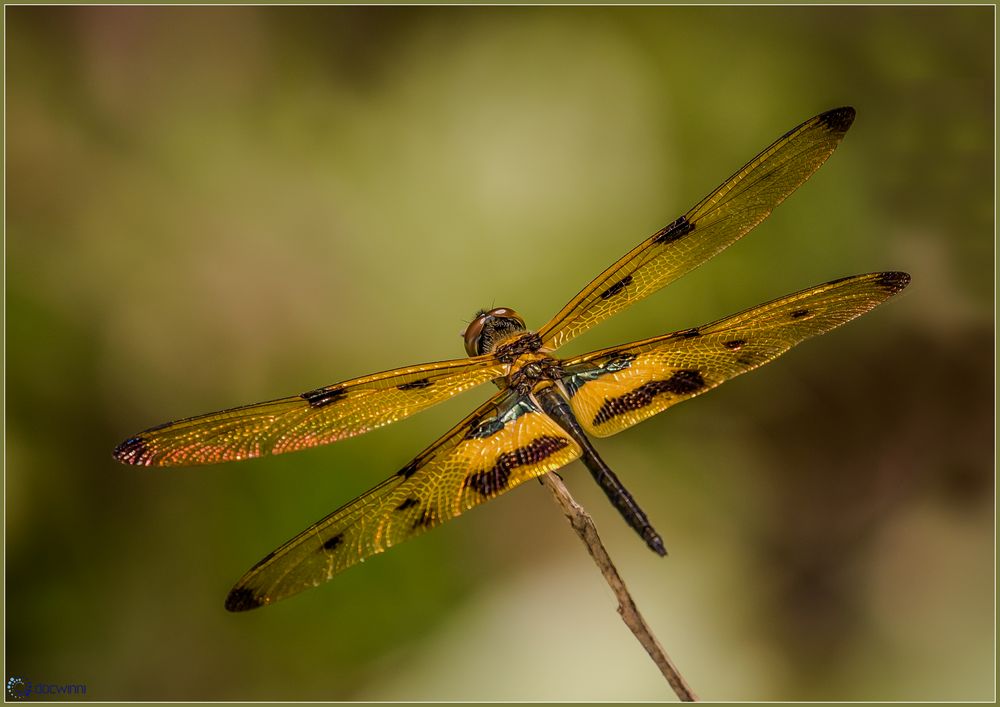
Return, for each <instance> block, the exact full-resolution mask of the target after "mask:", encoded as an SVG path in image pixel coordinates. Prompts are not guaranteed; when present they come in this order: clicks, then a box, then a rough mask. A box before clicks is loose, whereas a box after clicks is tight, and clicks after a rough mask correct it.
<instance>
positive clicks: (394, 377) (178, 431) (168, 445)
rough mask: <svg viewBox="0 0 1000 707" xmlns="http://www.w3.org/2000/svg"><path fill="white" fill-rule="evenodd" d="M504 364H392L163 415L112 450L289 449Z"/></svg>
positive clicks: (233, 452) (225, 456) (229, 457)
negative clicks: (223, 405)
mask: <svg viewBox="0 0 1000 707" xmlns="http://www.w3.org/2000/svg"><path fill="white" fill-rule="evenodd" d="M505 372H506V366H504V365H503V364H500V363H498V362H497V360H496V359H495V358H493V357H491V356H480V357H477V358H465V359H457V360H454V361H444V362H440V363H430V364H424V365H420V366H410V367H408V368H399V369H396V370H394V371H386V372H384V373H376V374H374V375H370V376H364V377H363V378H355V379H353V380H349V381H345V382H343V383H338V384H336V385H331V386H327V387H325V388H318V389H316V390H311V391H308V392H305V393H302V394H300V395H295V396H292V397H288V398H281V399H280V400H271V401H269V402H265V403H257V404H255V405H246V406H244V407H238V408H233V409H231V410H222V411H221V412H213V413H209V414H207V415H199V416H198V417H190V418H187V419H185V420H178V421H176V422H168V423H167V424H165V425H159V426H158V427H152V428H150V429H148V430H146V431H145V432H140V433H139V434H137V435H135V436H133V437H129V438H128V439H127V440H125V441H124V442H122V443H121V444H120V445H118V447H117V449H115V451H114V456H115V459H117V460H118V461H120V462H123V463H126V464H138V465H142V466H188V465H194V464H215V463H217V462H224V461H235V460H239V459H250V458H253V457H259V456H262V455H265V454H282V453H284V452H294V451H297V450H299V449H305V448H307V447H315V446H318V445H321V444H329V443H330V442H336V441H337V440H341V439H345V438H347V437H354V436H355V435H359V434H363V433H365V432H368V431H370V430H373V429H375V428H377V427H381V426H383V425H387V424H389V423H391V422H396V421H397V420H401V419H403V418H404V417H408V416H410V415H412V414H414V413H416V412H419V411H421V410H424V409H426V408H428V407H430V406H431V405H434V404H436V403H439V402H441V401H443V400H446V399H448V398H450V397H452V396H453V395H456V394H458V393H461V392H462V391H464V390H467V389H469V388H471V387H473V386H476V385H479V384H480V383H485V382H486V381H489V380H492V379H493V378H496V377H498V376H500V375H503V374H504V373H505Z"/></svg>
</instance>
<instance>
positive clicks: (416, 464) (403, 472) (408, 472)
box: [396, 457, 423, 479]
mask: <svg viewBox="0 0 1000 707" xmlns="http://www.w3.org/2000/svg"><path fill="white" fill-rule="evenodd" d="M422 465H423V461H422V460H421V459H420V457H417V458H416V459H414V460H413V461H411V462H410V463H409V464H407V465H406V466H404V467H403V468H402V469H400V470H399V471H397V472H396V476H402V477H403V478H404V479H408V478H410V477H411V476H413V475H414V474H415V473H416V471H417V469H419V468H420V467H421V466H422Z"/></svg>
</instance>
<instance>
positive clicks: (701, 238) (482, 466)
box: [114, 108, 910, 611]
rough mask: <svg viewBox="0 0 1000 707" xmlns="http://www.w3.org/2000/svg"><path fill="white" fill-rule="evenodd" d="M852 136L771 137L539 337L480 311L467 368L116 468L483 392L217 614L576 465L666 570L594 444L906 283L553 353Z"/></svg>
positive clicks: (447, 368)
mask: <svg viewBox="0 0 1000 707" xmlns="http://www.w3.org/2000/svg"><path fill="white" fill-rule="evenodd" d="M853 120H854V109H853V108H837V109H834V110H830V111H827V112H825V113H821V114H820V115H818V116H816V117H814V118H811V119H809V120H807V121H806V122H804V123H802V124H801V125H799V126H798V127H796V128H794V129H792V130H790V131H788V132H787V133H785V134H784V135H782V136H781V137H780V138H778V140H777V141H775V142H774V143H773V144H771V145H770V146H769V147H767V148H766V149H765V150H764V151H763V152H761V153H760V154H758V155H757V156H756V157H754V158H753V159H752V160H751V161H750V162H748V163H747V164H746V165H745V166H744V167H742V168H741V169H739V170H738V171H737V172H736V173H735V174H733V175H732V176H731V177H730V178H729V179H727V180H726V181H725V182H723V184H722V185H720V186H719V187H718V188H717V189H715V190H714V191H713V192H712V193H710V194H709V195H708V196H706V197H705V198H704V199H702V200H701V201H700V202H699V203H698V204H696V205H695V206H694V207H693V208H692V209H690V210H689V211H687V212H686V213H685V214H683V215H682V216H680V217H678V218H676V219H674V220H673V221H671V222H670V223H669V224H668V225H667V226H665V227H664V228H662V229H660V230H659V231H657V232H656V233H654V234H652V235H651V236H650V237H649V238H647V239H646V240H644V241H643V242H642V243H640V244H639V245H637V246H636V247H635V248H633V249H632V250H631V251H630V252H628V253H627V254H626V255H625V256H623V257H622V258H621V259H619V260H618V261H617V262H615V263H614V264H612V265H611V266H610V267H609V268H607V269H606V270H605V271H604V272H602V273H601V274H600V275H598V276H597V277H596V278H595V279H594V280H593V281H591V283H590V284H589V285H587V286H586V287H585V288H584V289H583V290H581V291H580V293H579V294H577V295H576V296H575V297H574V298H573V299H571V300H570V301H569V303H568V304H567V305H566V306H565V307H563V309H562V310H561V311H560V312H559V313H557V314H556V315H555V317H553V318H552V319H551V320H550V321H549V322H548V323H547V324H545V325H544V326H542V327H541V328H540V329H538V330H537V332H532V331H529V330H528V329H527V328H526V326H525V323H524V320H523V319H522V318H521V317H520V316H519V315H518V314H517V313H516V312H514V311H513V310H511V309H509V308H504V307H502V308H497V309H492V310H490V311H488V312H487V311H481V312H479V313H478V314H477V316H476V317H475V319H473V321H472V323H470V324H469V327H468V329H467V330H466V332H465V348H466V352H467V353H468V356H469V357H468V358H462V359H455V360H451V361H443V362H438V363H428V364H420V365H415V366H408V367H405V368H398V369H395V370H391V371H386V372H383V373H376V374H374V375H370V376H363V377H361V378H355V379H353V380H348V381H343V382H341V383H336V384H334V385H329V386H325V387H323V388H317V389H315V390H309V391H306V392H304V393H300V394H298V395H293V396H290V397H287V398H280V399H278V400H272V401H269V402H264V403H257V404H254V405H247V406H244V407H239V408H232V409H230V410H223V411H221V412H216V413H210V414H208V415H200V416H198V417H192V418H187V419H184V420H178V421H176V422H171V423H167V424H164V425H159V426H157V427H153V428H150V429H148V430H145V431H144V432H140V433H139V434H136V435H133V436H132V437H129V438H128V439H126V440H125V441H124V442H122V443H121V444H120V445H118V447H117V448H116V449H115V451H114V456H115V458H116V459H117V460H118V461H120V462H123V463H126V464H136V465H141V466H183V465H195V464H214V463H217V462H223V461H234V460H239V459H247V458H251V457H259V456H262V455H267V454H281V453H284V452H292V451H296V450H299V449H305V448H308V447H315V446H318V445H321V444H328V443H330V442H335V441H338V440H341V439H346V438H348V437H353V436H355V435H359V434H363V433H365V432H369V431H371V430H374V429H376V428H378V427H381V426H383V425H387V424H390V423H392V422H395V421H397V420H400V419H403V418H404V417H407V416H409V415H412V414H414V413H416V412H419V411H421V410H424V409H426V408H428V407H430V406H431V405H434V404H436V403H439V402H441V401H443V400H446V399H448V398H450V397H452V396H454V395H457V394H458V393H461V392H463V391H465V390H468V389H469V388H472V387H474V386H477V385H480V384H482V383H487V382H490V381H492V382H494V383H495V384H496V385H497V386H498V387H499V389H500V390H499V391H498V392H497V393H495V394H494V395H493V397H492V398H490V399H489V400H487V401H486V402H485V403H483V404H482V405H480V406H479V407H478V408H477V409H476V410H475V411H473V412H472V413H471V414H470V415H469V416H468V417H466V418H465V419H464V420H462V421H461V422H459V423H458V424H457V425H456V426H455V427H454V428H452V429H451V431H449V432H448V433H446V434H445V435H444V436H443V437H441V438H440V439H439V440H437V441H436V442H435V443H434V444H432V445H431V446H429V447H428V448H427V449H425V450H424V451H423V452H421V453H420V454H418V455H417V456H416V457H415V458H414V459H413V460H411V461H410V462H409V463H407V464H406V465H405V466H403V467H402V468H401V469H400V470H399V471H397V472H396V473H395V474H393V475H392V476H390V477H389V478H388V479H386V480H385V481H383V482H382V483H380V484H378V485H377V486H375V487H374V488H373V489H371V490H370V491H368V492H367V493H365V494H363V495H361V496H360V497H358V498H356V499H354V500H353V501H350V502H349V503H347V504H345V505H344V506H343V507H342V508H340V509H338V510H337V511H334V512H333V513H331V514H330V515H328V516H327V517H326V518H323V519H322V520H320V521H318V522H317V523H315V524H313V525H312V526H310V527H309V528H307V529H306V530H304V531H303V532H302V533H300V534H299V535H298V536H296V537H295V538H293V539H292V540H290V541H288V542H287V543H285V544H284V545H282V546H281V547H279V548H278V549H277V550H275V551H274V552H272V553H270V554H269V555H267V556H266V557H265V558H264V559H263V560H261V561H260V562H258V563H257V564H256V565H255V566H254V567H252V568H251V569H250V570H249V571H248V572H247V573H246V575H244V577H243V578H242V579H241V580H240V581H239V582H238V583H237V584H236V586H235V587H234V588H233V590H232V591H231V592H230V594H229V596H228V597H227V599H226V608H228V609H229V610H231V611H243V610H246V609H252V608H255V607H258V606H262V605H265V604H269V603H271V602H274V601H277V600H279V599H282V598H284V597H287V596H291V595H292V594H296V593H298V592H300V591H302V590H304V589H307V588H309V587H313V586H316V585H318V584H320V583H322V582H325V581H326V580H328V579H330V578H331V577H333V576H334V575H335V574H337V573H338V572H341V571H343V570H344V569H346V568H348V567H350V566H352V565H354V564H357V563H358V562H360V561H362V560H364V559H365V558H367V557H369V556H371V555H373V554H376V553H379V552H383V551H384V550H386V549H387V548H389V547H392V546H393V545H396V544H398V543H400V542H403V541H404V540H407V539H409V538H411V537H414V536H415V535H418V534H420V533H422V532H424V531H426V530H427V529H429V528H433V527H435V526H437V525H440V524H441V523H443V522H445V521H447V520H449V519H451V518H454V517H455V516H457V515H459V514H461V513H462V512H464V511H466V510H468V509H469V508H472V507H474V506H476V505H479V504H481V503H483V502H485V501H487V500H489V499H491V498H494V497H495V496H497V495H499V494H501V493H504V492H506V491H508V490H510V489H512V488H514V487H515V486H517V485H518V484H521V483H523V482H524V481H527V480H529V479H533V478H537V477H538V476H540V475H542V474H545V473H547V472H550V471H554V470H556V469H558V468H560V467H563V466H565V465H566V464H569V463H570V462H572V461H574V460H576V459H580V460H581V461H582V462H583V463H584V465H585V466H586V467H587V468H588V470H589V471H590V473H591V474H592V475H593V477H594V478H595V480H596V481H597V482H598V484H599V485H600V486H601V488H602V489H603V490H604V492H605V493H606V494H607V496H608V498H609V499H610V500H611V502H612V503H613V505H614V506H615V507H616V508H617V509H618V510H619V512H620V513H621V514H622V516H623V517H624V518H625V520H626V521H627V522H628V523H629V525H631V526H632V527H633V528H634V529H635V530H636V531H637V532H638V533H639V535H640V536H641V537H642V538H643V540H644V541H645V542H646V544H647V545H649V547H650V548H651V549H653V550H654V551H655V552H657V553H658V554H661V555H662V554H664V553H665V550H664V549H663V543H662V541H661V540H660V538H659V536H658V535H657V534H656V532H655V531H654V530H653V528H652V526H651V525H650V523H649V521H648V519H647V517H646V515H645V514H644V513H643V512H642V510H641V509H640V508H639V506H638V505H637V504H636V502H635V500H634V499H633V498H632V497H631V496H630V495H629V494H628V492H627V491H626V490H625V489H624V487H623V486H622V484H621V482H620V481H619V480H618V479H617V477H616V476H615V475H614V473H613V472H612V471H611V469H610V468H609V467H608V465H607V464H606V463H605V462H604V460H603V459H601V458H600V456H599V455H598V453H597V451H596V450H595V449H594V447H593V444H592V443H591V441H590V437H606V436H608V435H612V434H615V433H617V432H620V431H622V430H624V429H626V428H628V427H631V426H632V425H635V424H637V423H638V422H641V421H643V420H645V419H647V418H648V417H651V416H652V415H655V414H656V413H659V412H662V411H663V410H666V409H667V408H669V407H671V406H672V405H674V404H676V403H679V402H681V401H684V400H687V399H688V398H691V397H694V396H696V395H700V394H701V393H704V392H706V391H708V390H711V389H712V388H714V387H716V386H718V385H720V384H721V383H723V382H725V381H726V380H729V379H730V378H733V377H735V376H738V375H740V374H742V373H745V372H747V371H750V370H753V369H754V368H756V367H758V366H761V365H763V364H765V363H768V362H769V361H771V360H773V359H775V358H776V357H778V356H780V355H781V354H783V353H784V352H786V351H788V350H789V349H790V348H791V347H793V346H795V345H796V344H798V343H800V342H802V341H804V340H805V339H807V338H810V337H812V336H816V335H818V334H822V333H825V332H827V331H830V330H831V329H834V328H836V327H838V326H840V325H842V324H844V323H846V322H848V321H850V320H851V319H854V318H855V317H857V316H859V315H861V314H864V313H865V312H867V311H869V310H870V309H872V308H873V307H875V306H877V305H878V304H880V303H882V302H883V301H885V300H886V299H888V298H889V297H891V296H892V295H894V294H896V293H897V292H899V291H900V290H902V289H903V288H904V287H906V285H907V284H908V283H909V280H910V277H909V275H907V274H906V273H902V272H874V273H869V274H865V275H855V276H852V277H844V278H839V279H837V280H832V281H830V282H827V283H825V284H822V285H818V286H815V287H811V288H809V289H806V290H803V291H801V292H797V293H795V294H791V295H787V296H785V297H781V298H779V299H776V300H774V301H772V302H768V303H766V304H763V305H760V306H757V307H753V308H751V309H748V310H746V311H743V312H740V313H738V314H734V315H732V316H729V317H725V318H723V319H720V320H718V321H715V322H712V323H709V324H705V325H702V326H697V327H691V328H688V329H683V330H681V331H677V332H673V333H670V334H665V335H662V336H657V337H653V338H651V339H645V340H643V341H635V342H631V343H627V344H622V345H620V346H614V347H611V348H607V349H602V350H599V351H593V352H591V353H588V354H584V355H581V356H575V357H572V358H568V359H558V358H555V357H554V356H553V355H552V352H554V351H555V350H556V349H558V348H559V347H560V346H562V345H563V344H564V343H566V342H567V341H569V340H570V339H572V338H573V337H575V336H577V335H579V334H580V333H582V332H584V331H586V330H587V329H588V328H590V327H591V326H593V325H594V324H597V323H598V322H600V321H602V320H604V319H606V318H608V317H610V316H612V315H613V314H616V313H617V312H619V311H621V310H622V309H624V308H626V307H628V306H629V305H630V304H632V303H634V302H636V301H638V300H640V299H642V298H643V297H646V296H647V295H650V294H652V293H653V292H655V291H657V290H658V289H660V288H661V287H663V286H664V285H666V284H668V283H669V282H671V281H673V280H674V279H676V278H678V277H680V276H681V275H683V274H684V273H686V272H688V271H689V270H691V269H693V268H694V267H696V266H698V265H700V264H701V263H703V262H704V261H705V260H707V259H708V258H711V257H712V256H714V255H716V254H717V253H719V252H720V251H722V250H723V249H725V248H727V247H728V246H730V245H731V244H733V243H734V242H735V241H737V240H738V239H739V238H741V237H742V236H743V235H745V234H746V233H748V232H749V231H750V230H751V229H753V228H754V227H755V226H757V225H758V224H759V223H760V222H761V221H763V220H764V219H765V218H766V217H767V215H768V214H769V213H770V212H771V210H772V209H773V208H774V207H775V206H777V205H778V204H779V203H781V201H783V200H784V199H785V198H786V197H787V196H788V195H789V194H791V193H792V192H793V191H795V190H796V189H797V188H798V187H799V186H800V185H801V184H802V183H803V182H805V181H806V179H808V178H809V176H810V175H811V174H812V173H813V172H815V171H816V170H817V169H818V168H819V167H820V165H822V164H823V162H825V161H826V159H827V158H828V157H829V156H830V154H831V153H832V152H833V151H834V150H835V149H836V147H837V145H838V144H839V143H840V141H841V139H842V138H843V137H844V134H845V133H846V132H847V130H848V128H849V127H850V126H851V123H852V122H853Z"/></svg>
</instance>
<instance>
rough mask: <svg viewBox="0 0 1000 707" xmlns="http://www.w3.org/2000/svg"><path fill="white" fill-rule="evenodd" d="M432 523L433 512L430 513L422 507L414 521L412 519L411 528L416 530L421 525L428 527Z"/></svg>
mask: <svg viewBox="0 0 1000 707" xmlns="http://www.w3.org/2000/svg"><path fill="white" fill-rule="evenodd" d="M434 523H435V519H434V513H432V512H431V511H430V510H429V509H424V510H422V511H420V515H419V516H417V519H416V520H415V521H413V529H414V530H416V529H417V528H420V527H421V526H423V527H427V528H429V527H431V526H432V525H434Z"/></svg>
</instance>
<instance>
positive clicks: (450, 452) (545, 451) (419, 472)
mask: <svg viewBox="0 0 1000 707" xmlns="http://www.w3.org/2000/svg"><path fill="white" fill-rule="evenodd" d="M579 456H580V448H579V446H577V444H576V443H575V442H574V441H573V440H572V439H571V438H570V437H569V436H568V435H566V433H565V432H563V430H562V428H560V427H559V426H558V425H557V424H556V423H555V422H554V421H552V420H551V419H550V418H549V417H548V416H547V415H546V414H545V413H544V412H542V410H541V409H540V408H539V407H538V406H537V405H536V404H535V403H534V402H533V401H532V399H531V398H530V397H528V396H518V395H517V394H516V393H515V392H513V391H512V390H506V391H502V392H500V393H498V394H497V395H495V396H494V397H493V398H492V399H490V400H488V401H487V402H486V403H484V404H483V405H482V406H480V407H479V408H478V409H477V410H476V411H475V412H473V413H472V414H471V415H469V417H467V418H465V419H464V420H463V421H462V422H460V423H459V424H458V425H457V426H456V427H455V428H454V429H452V430H451V431H450V432H449V433H448V434H446V435H445V436H444V437H442V438H441V439H439V440H438V441H437V442H435V443H434V444H433V445H431V446H430V447H429V448H428V449H426V450H424V452H422V453H421V454H420V455H419V456H418V457H417V458H416V459H414V460H413V461H412V462H410V463H409V464H407V465H406V466H405V467H403V468H402V469H401V470H400V471H399V472H397V473H396V474H395V475H393V476H392V477H390V478H389V479H387V480H386V481H383V482H382V483H381V484H379V485H378V486H376V487H375V488H373V489H372V490H371V491H368V492H367V493H365V494H364V495H363V496H360V497H359V498H356V499H355V500H353V501H351V502H350V503H348V504H347V505H346V506H344V507H343V508H341V509H340V510H338V511H335V512H334V513H332V514H331V515H329V516H327V517H326V518H324V519H323V520H321V521H319V522H318V523H316V524H314V525H313V526H311V527H310V528H308V529H306V530H305V531H303V532H302V533H300V534H299V535H298V536H296V537H295V538H293V539H292V540H290V541H289V542H287V543H285V544H284V545H282V546H281V547H280V548H278V549H277V550H275V551H274V552H273V553H271V554H270V555H268V556H267V557H265V558H264V559H263V560H261V561H260V562H258V563H257V565H255V566H254V567H253V568H251V569H250V571H249V572H247V573H246V575H244V577H243V578H242V579H241V580H240V581H239V582H238V583H237V584H236V586H235V587H234V588H233V590H232V591H231V592H230V593H229V597H228V598H227V599H226V608H227V609H229V610H230V611H245V610H247V609H253V608H256V607H258V606H262V605H264V604H270V603H271V602H274V601H277V600H279V599H283V598H285V597H287V596H291V595H292V594H296V593H298V592H300V591H302V590H304V589H308V588H309V587H314V586H317V585H319V584H321V583H323V582H326V581H327V580H329V579H330V578H331V577H333V576H334V575H335V574H337V573H338V572H342V571H343V570H345V569H347V568H348V567H351V566H352V565H354V564H357V563H358V562H361V561H363V560H364V559H365V558H367V557H370V556H371V555H375V554H377V553H380V552H384V551H385V550H387V549H388V548H390V547H392V546H393V545H398V544H399V543H401V542H403V541H404V540H407V539H408V538H411V537H414V536H415V535H419V534H421V533H423V532H425V531H426V530H429V529H430V528H433V527H436V526H438V525H440V524H441V523H443V522H445V521H447V520H449V519H451V518H454V517H455V516H457V515H459V514H461V513H462V512H464V511H466V510H468V509H469V508H472V507H473V506H477V505H479V504H480V503H483V502H484V501H487V500H489V499H491V498H493V497H495V496H498V495H500V494H501V493H503V492H505V491H508V490H510V489H511V488H513V487H514V486H517V485H518V484H520V483H522V482H524V481H527V480H528V479H532V478H535V477H537V476H540V475H542V474H544V473H546V472H548V471H553V470H555V469H558V468H559V467H562V466H565V465H566V464H568V463H570V462H571V461H573V460H574V459H576V458H577V457H579Z"/></svg>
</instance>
